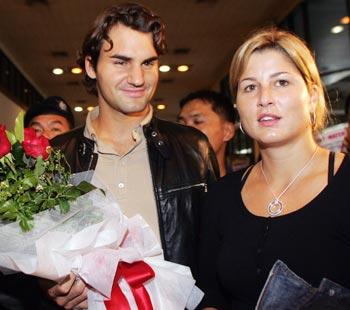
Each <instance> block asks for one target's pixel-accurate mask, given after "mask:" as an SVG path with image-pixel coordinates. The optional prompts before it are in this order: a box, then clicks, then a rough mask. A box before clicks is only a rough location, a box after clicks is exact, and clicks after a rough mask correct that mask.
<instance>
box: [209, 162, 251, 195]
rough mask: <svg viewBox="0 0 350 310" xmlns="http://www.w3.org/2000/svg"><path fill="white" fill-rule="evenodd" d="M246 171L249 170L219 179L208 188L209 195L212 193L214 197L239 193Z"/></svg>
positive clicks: (232, 173)
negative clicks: (226, 193)
mask: <svg viewBox="0 0 350 310" xmlns="http://www.w3.org/2000/svg"><path fill="white" fill-rule="evenodd" d="M247 169H250V168H245V169H242V170H238V171H234V172H230V173H228V174H226V175H225V176H223V177H221V178H219V179H218V180H217V181H216V182H215V183H214V184H213V186H212V187H211V188H210V190H209V193H210V192H213V193H214V194H215V195H217V194H222V193H225V192H228V193H236V192H239V193H240V192H241V189H242V185H243V183H244V179H245V176H246V174H247V173H246V172H247V171H248V170H247Z"/></svg>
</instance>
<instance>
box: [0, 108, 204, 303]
mask: <svg viewBox="0 0 350 310" xmlns="http://www.w3.org/2000/svg"><path fill="white" fill-rule="evenodd" d="M22 124H23V115H21V116H19V117H18V118H17V120H16V125H15V130H14V132H13V133H12V132H8V131H5V128H4V126H0V220H1V226H0V270H1V271H2V272H3V273H11V272H23V273H26V274H30V275H34V276H38V277H42V278H46V279H50V280H53V281H56V282H58V283H62V281H64V279H67V277H68V279H69V275H70V274H72V272H73V273H74V274H75V277H74V278H76V279H79V280H80V281H81V283H83V284H84V285H83V286H82V287H83V288H84V289H85V288H88V293H87V295H88V305H89V309H184V308H185V307H187V308H189V309H191V308H194V307H195V306H196V305H197V303H198V302H199V300H200V298H201V297H202V293H201V292H200V291H199V290H198V289H196V287H195V281H194V279H193V278H192V275H191V272H190V269H189V268H188V267H185V266H181V265H178V264H173V263H170V262H167V261H164V259H163V257H162V249H161V247H160V245H159V243H158V241H157V240H156V237H155V235H154V233H153V232H152V230H151V229H150V227H149V226H148V225H147V223H146V222H145V221H144V220H143V219H142V217H141V216H139V215H136V216H134V217H132V218H130V219H129V218H127V217H126V216H124V215H123V214H122V212H121V210H120V208H119V207H118V205H117V204H116V203H115V202H113V201H109V200H108V199H107V198H106V197H105V195H104V194H103V193H102V192H101V191H100V190H98V189H95V190H92V189H93V188H94V187H93V186H92V185H91V184H89V183H87V182H85V180H89V179H91V176H90V177H89V175H91V173H89V172H87V173H82V174H78V175H74V176H73V178H72V176H71V175H70V172H69V170H68V169H67V165H66V163H65V159H64V156H63V155H62V154H61V153H60V151H58V150H52V149H51V148H50V146H49V143H48V141H47V139H46V138H44V137H42V136H41V137H37V136H36V134H35V132H34V130H33V129H29V128H25V129H23V125H22ZM72 180H74V182H72ZM82 180H83V182H81V181H82ZM68 286H69V287H68V289H67V294H69V291H70V287H71V286H72V283H69V284H68ZM58 287H59V288H60V289H62V286H58ZM56 288H57V287H56ZM56 292H57V289H56ZM61 293H62V292H61ZM63 293H64V292H63ZM77 298H78V299H79V297H77ZM73 299H74V297H73ZM78 299H77V300H78ZM63 300H66V299H63ZM56 301H57V300H56ZM63 303H64V302H63ZM76 304H78V303H76ZM65 305H66V306H67V304H65Z"/></svg>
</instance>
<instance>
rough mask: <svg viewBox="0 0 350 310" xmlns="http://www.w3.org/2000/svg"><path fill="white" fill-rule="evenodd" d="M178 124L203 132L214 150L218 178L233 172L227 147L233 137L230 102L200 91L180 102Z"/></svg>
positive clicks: (215, 93)
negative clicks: (218, 173) (218, 172)
mask: <svg viewBox="0 0 350 310" xmlns="http://www.w3.org/2000/svg"><path fill="white" fill-rule="evenodd" d="M180 108H181V110H180V113H179V115H178V122H179V123H180V124H184V125H187V126H191V127H194V128H197V129H198V130H200V131H201V132H203V133H204V134H205V135H206V136H207V137H208V140H209V142H210V144H211V146H212V148H213V149H214V152H215V155H216V158H217V161H218V164H219V168H220V176H224V175H225V174H226V173H228V172H231V171H232V170H233V167H232V159H230V158H228V156H227V144H228V142H229V141H230V140H231V139H233V137H234V135H235V125H234V123H235V111H234V109H233V106H232V104H231V103H230V101H229V100H228V99H227V98H226V97H224V96H223V95H221V94H220V93H218V92H214V91H210V90H201V91H197V92H193V93H190V94H188V95H187V96H186V97H185V98H183V99H182V100H181V101H180Z"/></svg>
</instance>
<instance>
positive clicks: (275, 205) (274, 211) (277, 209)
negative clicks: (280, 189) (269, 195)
mask: <svg viewBox="0 0 350 310" xmlns="http://www.w3.org/2000/svg"><path fill="white" fill-rule="evenodd" d="M282 210H283V203H282V201H280V200H278V199H274V200H272V201H271V202H270V203H269V205H268V206H267V212H268V213H269V215H270V216H271V217H274V216H277V215H279V214H281V213H282Z"/></svg>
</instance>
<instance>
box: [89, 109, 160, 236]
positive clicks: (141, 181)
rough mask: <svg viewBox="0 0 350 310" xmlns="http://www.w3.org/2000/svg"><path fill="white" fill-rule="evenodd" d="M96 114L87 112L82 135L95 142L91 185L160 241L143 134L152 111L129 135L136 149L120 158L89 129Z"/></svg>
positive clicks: (97, 112)
mask: <svg viewBox="0 0 350 310" xmlns="http://www.w3.org/2000/svg"><path fill="white" fill-rule="evenodd" d="M98 114H99V108H98V107H96V108H95V109H94V110H92V111H91V112H89V114H88V116H87V119H86V126H85V131H84V136H85V137H87V138H89V139H92V140H94V141H95V150H94V152H96V153H98V161H97V165H96V168H95V172H94V176H93V179H92V183H93V184H94V185H95V186H97V187H100V188H103V189H104V190H105V191H106V193H107V196H108V197H109V198H111V199H113V200H115V201H117V203H118V205H119V206H120V208H121V209H122V211H123V212H124V214H125V215H126V216H128V217H132V216H134V215H136V214H140V215H141V216H142V217H143V218H144V219H145V220H146V222H147V223H148V224H149V225H150V227H151V228H152V230H153V231H154V233H155V234H156V236H157V238H158V240H159V241H160V234H159V225H158V215H157V206H156V201H155V196H154V189H153V183H152V175H151V169H150V164H149V158H148V152H147V144H146V138H145V136H144V133H143V130H142V126H144V125H146V124H148V123H149V122H150V121H151V118H152V114H153V110H152V107H151V109H150V112H149V113H148V115H147V116H146V117H145V118H144V120H143V121H142V122H141V124H140V125H138V126H137V127H136V128H135V129H134V130H133V131H132V137H133V139H134V141H135V145H134V146H133V147H132V148H131V149H130V150H129V151H128V152H126V153H125V154H123V155H119V154H117V153H116V151H115V150H114V148H113V147H112V146H111V145H109V144H106V143H103V141H101V140H99V139H98V137H97V135H96V132H95V130H94V128H93V125H92V121H93V120H94V119H95V118H96V117H97V116H98Z"/></svg>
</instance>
